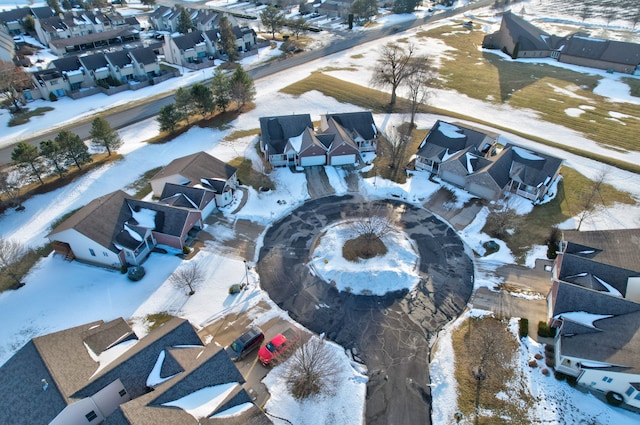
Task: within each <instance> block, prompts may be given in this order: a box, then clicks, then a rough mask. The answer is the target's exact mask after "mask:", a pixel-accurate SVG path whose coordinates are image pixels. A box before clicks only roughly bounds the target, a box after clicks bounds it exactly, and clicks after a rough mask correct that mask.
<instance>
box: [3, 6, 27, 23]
mask: <svg viewBox="0 0 640 425" xmlns="http://www.w3.org/2000/svg"><path fill="white" fill-rule="evenodd" d="M30 14H31V9H29V8H28V7H20V8H17V9H11V10H5V11H0V22H2V23H9V22H17V21H20V20H21V19H24V17H25V16H27V15H30Z"/></svg>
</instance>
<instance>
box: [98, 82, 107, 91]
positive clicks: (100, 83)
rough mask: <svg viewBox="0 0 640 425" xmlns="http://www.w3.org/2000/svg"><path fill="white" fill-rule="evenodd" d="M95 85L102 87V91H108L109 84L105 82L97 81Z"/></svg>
mask: <svg viewBox="0 0 640 425" xmlns="http://www.w3.org/2000/svg"><path fill="white" fill-rule="evenodd" d="M97 84H98V86H100V87H102V88H103V89H108V88H109V83H107V81H106V80H98V82H97Z"/></svg>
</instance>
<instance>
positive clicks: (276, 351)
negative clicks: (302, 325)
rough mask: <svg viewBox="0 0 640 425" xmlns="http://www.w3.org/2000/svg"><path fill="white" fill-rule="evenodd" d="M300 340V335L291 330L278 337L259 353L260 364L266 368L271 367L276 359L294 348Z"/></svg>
mask: <svg viewBox="0 0 640 425" xmlns="http://www.w3.org/2000/svg"><path fill="white" fill-rule="evenodd" d="M299 338H300V335H298V332H296V331H295V330H294V329H291V328H289V329H287V330H286V331H284V332H282V333H281V334H278V335H276V336H275V337H274V338H273V339H272V340H271V341H269V342H267V345H265V346H264V347H262V348H260V351H258V358H259V359H260V362H261V363H262V364H263V365H265V366H268V365H270V364H271V363H272V362H273V361H274V360H275V359H277V358H278V357H280V356H281V355H282V354H283V353H285V352H286V351H288V350H289V348H291V347H292V346H294V345H295V343H296V342H298V339H299Z"/></svg>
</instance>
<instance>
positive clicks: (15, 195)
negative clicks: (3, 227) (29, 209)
mask: <svg viewBox="0 0 640 425" xmlns="http://www.w3.org/2000/svg"><path fill="white" fill-rule="evenodd" d="M0 192H1V193H2V194H3V195H4V197H5V198H6V200H7V203H8V204H9V206H11V207H17V208H18V209H20V210H22V209H24V206H23V205H22V196H20V175H19V173H18V172H17V171H0Z"/></svg>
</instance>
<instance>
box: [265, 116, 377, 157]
mask: <svg viewBox="0 0 640 425" xmlns="http://www.w3.org/2000/svg"><path fill="white" fill-rule="evenodd" d="M260 132H261V136H260V148H261V150H262V152H263V153H264V156H265V159H266V160H267V161H268V162H269V163H270V164H271V165H273V166H274V167H285V166H296V167H307V166H313V165H352V164H356V163H357V162H358V161H359V160H360V159H361V156H362V154H363V153H365V152H375V151H376V148H377V145H378V130H377V127H376V125H375V122H374V121H373V115H372V114H371V112H350V113H342V114H325V115H322V116H321V122H320V128H319V129H318V130H317V131H316V130H315V129H314V126H313V122H312V121H311V116H310V115H309V114H300V115H283V116H275V117H261V118H260Z"/></svg>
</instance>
